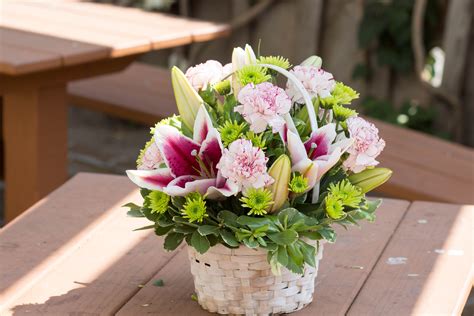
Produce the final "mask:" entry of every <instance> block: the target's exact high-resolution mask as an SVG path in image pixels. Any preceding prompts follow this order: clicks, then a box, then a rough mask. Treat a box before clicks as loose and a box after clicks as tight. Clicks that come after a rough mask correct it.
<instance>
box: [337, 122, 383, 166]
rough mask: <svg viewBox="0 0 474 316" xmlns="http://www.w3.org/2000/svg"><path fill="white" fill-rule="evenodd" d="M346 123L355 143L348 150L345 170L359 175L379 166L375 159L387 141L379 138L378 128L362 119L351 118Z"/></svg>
mask: <svg viewBox="0 0 474 316" xmlns="http://www.w3.org/2000/svg"><path fill="white" fill-rule="evenodd" d="M346 122H347V128H348V129H349V134H350V137H351V138H353V139H354V143H353V144H352V146H351V147H349V149H348V150H347V152H348V153H349V157H348V158H347V159H346V161H344V164H343V166H344V168H345V169H346V170H349V171H352V172H354V173H358V172H361V171H363V170H365V169H366V168H367V167H372V166H376V165H378V163H379V162H378V161H377V160H375V158H377V156H378V155H379V154H380V153H381V152H382V150H383V149H384V147H385V141H384V140H383V139H381V138H380V137H379V130H378V129H377V127H375V125H374V124H372V123H370V122H367V121H366V120H364V119H363V118H360V117H351V118H349V119H347V121H346Z"/></svg>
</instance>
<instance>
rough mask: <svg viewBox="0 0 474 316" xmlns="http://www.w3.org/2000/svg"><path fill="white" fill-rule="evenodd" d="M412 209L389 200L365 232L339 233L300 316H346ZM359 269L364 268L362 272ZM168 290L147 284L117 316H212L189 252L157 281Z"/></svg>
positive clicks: (165, 270) (182, 255)
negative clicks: (197, 292)
mask: <svg viewBox="0 0 474 316" xmlns="http://www.w3.org/2000/svg"><path fill="white" fill-rule="evenodd" d="M407 207H408V202H405V201H397V200H390V199H387V200H385V202H384V205H383V206H382V207H381V209H380V210H379V211H378V221H377V222H376V223H375V224H363V227H362V229H360V230H359V229H357V228H352V229H350V230H349V231H341V230H339V233H340V235H339V237H338V241H337V242H336V243H335V244H334V245H326V246H325V250H324V251H325V252H324V253H323V259H322V261H321V262H320V270H319V272H318V277H317V279H316V289H315V298H314V301H313V303H312V304H310V305H309V306H308V307H306V308H305V309H303V310H301V311H300V312H297V313H295V315H343V314H344V313H345V312H346V311H347V309H348V308H349V306H350V304H351V303H352V301H353V299H354V298H355V296H356V295H357V293H358V290H359V288H360V287H361V286H362V284H363V283H364V281H365V280H366V278H367V276H368V274H369V272H370V271H371V269H372V267H373V266H374V265H375V263H376V262H377V259H378V257H379V256H380V254H381V253H382V251H383V249H384V246H385V244H386V243H387V241H388V240H389V238H390V236H391V234H392V233H393V232H394V231H395V228H396V226H397V224H398V223H399V221H400V220H401V218H402V216H403V215H404V213H405V211H406V209H407ZM360 267H363V268H362V269H360ZM159 278H161V279H163V280H164V282H165V286H164V287H163V288H156V287H153V286H151V284H150V283H148V284H147V285H146V286H145V287H144V288H143V289H141V290H140V291H139V292H138V293H137V294H136V295H135V296H134V297H133V298H131V299H130V301H129V302H128V303H127V304H126V305H125V306H124V307H123V308H122V309H120V311H119V312H118V315H120V316H125V315H139V314H145V313H150V314H153V313H154V314H160V315H186V314H189V315H209V314H207V313H206V312H204V311H203V310H201V309H200V307H199V305H198V304H197V302H194V301H192V300H191V295H192V294H193V292H194V287H193V281H192V277H191V273H190V271H189V263H188V259H187V254H186V253H185V252H184V251H181V252H180V254H179V255H177V256H176V257H175V258H173V259H172V260H171V261H170V262H169V264H167V265H166V266H165V267H164V268H163V269H162V270H161V271H159V272H158V273H157V274H156V275H155V277H154V278H153V279H159Z"/></svg>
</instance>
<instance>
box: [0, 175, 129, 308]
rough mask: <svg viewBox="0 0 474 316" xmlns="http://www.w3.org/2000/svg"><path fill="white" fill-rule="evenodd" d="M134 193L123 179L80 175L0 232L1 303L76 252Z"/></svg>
mask: <svg viewBox="0 0 474 316" xmlns="http://www.w3.org/2000/svg"><path fill="white" fill-rule="evenodd" d="M135 191H136V188H135V186H134V185H133V184H131V183H130V182H129V181H128V180H127V179H126V178H125V177H121V176H109V175H93V174H79V175H77V176H75V177H74V178H73V179H71V180H70V181H69V182H67V183H66V184H65V185H63V186H61V187H60V188H59V189H57V190H56V191H54V192H53V193H51V194H50V195H48V196H47V197H46V198H44V199H43V200H41V201H40V202H38V203H37V204H35V205H34V206H33V207H31V208H30V209H28V211H26V212H25V213H23V214H22V215H21V216H19V217H17V218H16V219H15V220H14V221H12V222H11V223H9V224H8V225H7V226H5V227H4V228H3V229H2V230H0V257H1V258H2V261H1V267H2V268H1V269H0V293H1V296H0V302H1V303H2V305H3V304H7V303H8V302H9V301H11V300H12V299H14V298H16V297H18V296H19V295H22V294H23V293H24V292H25V291H26V290H28V289H29V288H31V286H33V285H34V284H35V283H37V282H38V280H39V279H40V278H41V277H42V276H43V275H45V274H46V273H48V272H49V271H51V270H52V269H53V268H54V267H55V266H56V265H57V264H58V263H60V262H61V261H63V260H64V258H65V257H67V256H68V255H70V254H71V253H72V252H74V251H75V250H77V249H78V248H79V247H80V246H81V244H82V243H83V242H84V240H86V239H88V238H89V237H90V234H91V232H93V231H96V230H98V229H101V227H102V225H103V223H104V221H106V219H110V218H111V217H116V208H117V207H118V206H120V205H122V204H124V203H126V202H127V201H128V200H129V199H130V198H132V197H133V196H131V195H130V194H135ZM124 233H126V232H124ZM113 246H114V247H116V246H117V245H113ZM0 310H1V308H0Z"/></svg>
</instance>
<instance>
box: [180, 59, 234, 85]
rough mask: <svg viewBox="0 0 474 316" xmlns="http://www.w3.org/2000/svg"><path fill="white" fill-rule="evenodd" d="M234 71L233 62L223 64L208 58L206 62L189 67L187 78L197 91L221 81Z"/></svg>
mask: <svg viewBox="0 0 474 316" xmlns="http://www.w3.org/2000/svg"><path fill="white" fill-rule="evenodd" d="M231 72H232V64H227V65H225V66H222V64H221V63H220V62H218V61H216V60H208V61H206V62H205V63H202V64H199V65H196V66H194V67H189V68H188V70H187V71H186V78H187V79H188V80H189V82H190V83H191V85H192V86H193V88H194V89H196V90H197V91H199V90H201V89H203V90H205V89H207V87H208V86H210V85H213V84H215V83H218V82H219V81H221V80H222V79H223V78H224V77H225V76H227V75H228V74H230V73H231Z"/></svg>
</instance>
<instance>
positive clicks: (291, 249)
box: [286, 243, 304, 266]
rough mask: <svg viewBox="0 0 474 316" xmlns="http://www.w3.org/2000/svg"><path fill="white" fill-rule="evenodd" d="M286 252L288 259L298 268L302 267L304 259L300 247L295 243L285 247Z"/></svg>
mask: <svg viewBox="0 0 474 316" xmlns="http://www.w3.org/2000/svg"><path fill="white" fill-rule="evenodd" d="M286 250H287V251H288V257H289V258H290V259H291V260H293V261H294V262H295V263H296V264H297V265H298V266H303V263H304V257H303V253H302V252H301V249H300V246H299V244H297V243H293V244H291V245H288V246H287V247H286Z"/></svg>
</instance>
